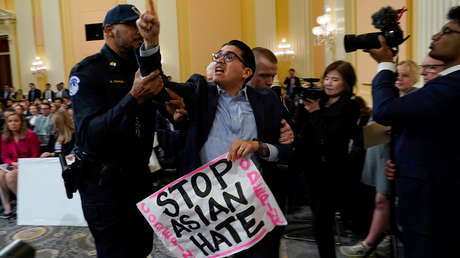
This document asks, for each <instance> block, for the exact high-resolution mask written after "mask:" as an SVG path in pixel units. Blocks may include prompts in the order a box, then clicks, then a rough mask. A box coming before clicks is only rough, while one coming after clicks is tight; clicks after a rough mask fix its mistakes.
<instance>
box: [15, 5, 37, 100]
mask: <svg viewBox="0 0 460 258" xmlns="http://www.w3.org/2000/svg"><path fill="white" fill-rule="evenodd" d="M14 5H15V9H16V30H17V35H18V39H17V40H18V42H19V46H18V48H19V49H18V53H19V61H20V65H21V66H20V71H19V73H20V74H21V80H22V84H23V85H22V87H23V89H24V92H27V91H28V90H29V88H28V84H29V82H33V83H35V84H36V85H38V84H37V79H36V78H35V76H34V75H33V74H32V72H31V71H30V66H31V65H32V61H33V60H34V59H35V40H34V25H33V20H32V19H33V15H32V3H31V1H30V0H28V1H27V0H16V1H14ZM12 69H15V67H12ZM15 87H16V88H19V87H18V85H15Z"/></svg>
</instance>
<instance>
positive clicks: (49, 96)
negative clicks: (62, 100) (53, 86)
mask: <svg viewBox="0 0 460 258" xmlns="http://www.w3.org/2000/svg"><path fill="white" fill-rule="evenodd" d="M51 98H52V95H51V90H46V91H45V99H51Z"/></svg>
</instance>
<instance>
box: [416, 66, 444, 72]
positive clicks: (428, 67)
mask: <svg viewBox="0 0 460 258" xmlns="http://www.w3.org/2000/svg"><path fill="white" fill-rule="evenodd" d="M443 66H446V65H445V64H426V65H419V67H420V69H421V70H425V71H426V72H429V73H436V72H438V71H437V69H436V68H438V67H443Z"/></svg>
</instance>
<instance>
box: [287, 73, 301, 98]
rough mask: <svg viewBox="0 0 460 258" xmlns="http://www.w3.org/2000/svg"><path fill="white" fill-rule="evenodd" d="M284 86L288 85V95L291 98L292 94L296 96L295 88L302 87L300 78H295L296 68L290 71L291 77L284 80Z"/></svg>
mask: <svg viewBox="0 0 460 258" xmlns="http://www.w3.org/2000/svg"><path fill="white" fill-rule="evenodd" d="M284 85H286V88H287V93H288V95H289V96H291V97H292V94H294V88H295V87H300V79H299V77H297V76H295V70H294V68H291V69H289V76H287V77H286V79H285V80H284Z"/></svg>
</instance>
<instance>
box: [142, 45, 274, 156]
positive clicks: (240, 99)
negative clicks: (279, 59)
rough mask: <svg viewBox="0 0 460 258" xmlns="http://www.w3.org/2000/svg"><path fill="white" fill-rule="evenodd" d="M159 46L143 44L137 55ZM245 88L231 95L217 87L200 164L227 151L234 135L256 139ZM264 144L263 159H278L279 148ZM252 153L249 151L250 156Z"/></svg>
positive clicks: (253, 121)
mask: <svg viewBox="0 0 460 258" xmlns="http://www.w3.org/2000/svg"><path fill="white" fill-rule="evenodd" d="M159 49H160V46H159V45H158V46H155V47H153V48H150V49H145V47H144V44H142V45H141V47H140V48H139V52H140V56H150V55H153V54H155V53H156V52H158V51H159ZM246 89H247V87H246V86H245V87H243V89H241V91H240V92H239V93H238V95H237V96H235V97H233V98H232V97H230V96H229V95H228V93H227V92H226V91H225V90H223V89H222V88H220V86H218V87H217V90H218V95H219V99H218V100H217V111H216V116H215V119H214V122H213V125H212V127H211V131H210V132H209V135H208V139H207V140H206V142H205V143H204V145H203V147H202V148H201V150H200V160H201V164H206V163H208V162H210V161H212V160H214V159H215V158H217V157H219V156H220V155H222V154H224V153H226V152H228V151H229V149H230V146H232V143H233V141H234V140H235V139H236V138H239V139H243V140H254V139H257V125H256V120H255V118H254V112H253V111H252V107H251V104H250V103H249V100H248V97H247V93H246ZM265 144H267V147H268V150H269V152H270V155H269V156H268V157H265V158H263V159H265V160H267V161H278V154H279V150H278V148H276V147H275V146H273V145H271V144H268V143H265ZM251 156H252V154H249V157H251Z"/></svg>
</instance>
